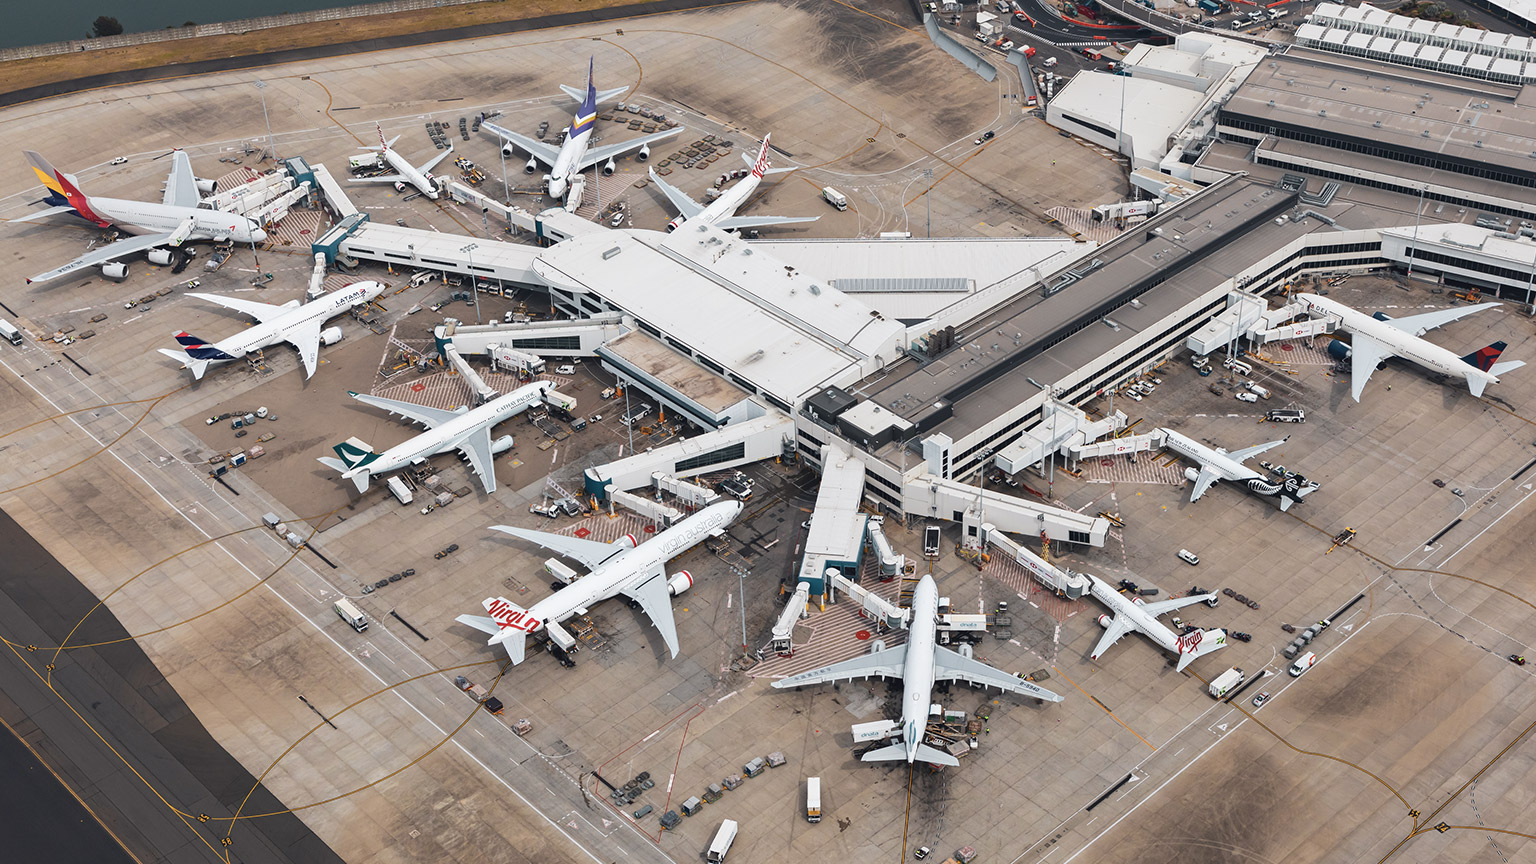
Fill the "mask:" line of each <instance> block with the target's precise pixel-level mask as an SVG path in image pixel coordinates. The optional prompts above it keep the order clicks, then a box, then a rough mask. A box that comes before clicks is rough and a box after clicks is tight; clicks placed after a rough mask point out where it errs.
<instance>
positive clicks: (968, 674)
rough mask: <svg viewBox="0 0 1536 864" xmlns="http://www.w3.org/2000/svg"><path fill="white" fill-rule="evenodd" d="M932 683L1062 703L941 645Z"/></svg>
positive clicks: (935, 651) (1046, 692) (1048, 693)
mask: <svg viewBox="0 0 1536 864" xmlns="http://www.w3.org/2000/svg"><path fill="white" fill-rule="evenodd" d="M882 653H883V652H882ZM933 680H935V681H964V682H966V683H967V684H980V685H981V686H983V687H996V688H998V689H999V690H1006V691H1007V692H1009V693H1023V694H1024V695H1025V696H1033V697H1035V698H1036V699H1044V700H1046V701H1047V702H1060V701H1061V697H1060V696H1058V695H1057V694H1055V693H1052V692H1051V691H1049V690H1047V689H1045V688H1044V687H1039V686H1036V685H1035V684H1032V683H1031V682H1029V681H1025V680H1024V679H1023V678H1020V677H1019V676H1017V675H1009V674H1008V673H1007V672H1004V671H1002V670H1001V669H994V668H992V667H991V666H988V665H987V664H985V663H983V662H981V661H980V660H972V659H971V658H969V657H966V656H965V655H963V654H960V653H959V652H957V651H951V650H949V649H948V648H945V647H944V646H942V645H935V646H934V647H933Z"/></svg>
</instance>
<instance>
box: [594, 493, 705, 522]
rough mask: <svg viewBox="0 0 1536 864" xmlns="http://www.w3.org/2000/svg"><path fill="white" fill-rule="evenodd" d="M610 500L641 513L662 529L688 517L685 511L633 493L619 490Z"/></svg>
mask: <svg viewBox="0 0 1536 864" xmlns="http://www.w3.org/2000/svg"><path fill="white" fill-rule="evenodd" d="M608 500H610V501H612V502H613V503H614V504H617V505H619V506H621V507H624V508H626V509H628V510H633V511H634V512H636V513H639V514H640V515H641V516H644V517H645V518H647V519H649V520H651V521H652V522H655V523H656V524H657V525H660V526H661V528H671V527H672V526H673V525H675V524H677V523H678V522H679V521H681V520H682V518H683V516H684V515H686V514H684V513H683V511H681V510H679V509H677V508H676V507H672V506H670V505H667V504H663V503H661V502H660V501H657V500H655V499H652V498H647V497H645V496H643V495H636V494H634V493H633V492H624V491H622V490H617V491H615V492H614V493H613V494H612V495H610V496H609V498H608ZM658 530H659V529H658Z"/></svg>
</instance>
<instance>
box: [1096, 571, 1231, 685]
mask: <svg viewBox="0 0 1536 864" xmlns="http://www.w3.org/2000/svg"><path fill="white" fill-rule="evenodd" d="M1085 575H1087V577H1088V580H1089V586H1088V591H1089V593H1091V594H1092V595H1093V597H1094V599H1095V600H1098V601H1099V602H1100V603H1103V604H1104V605H1105V606H1108V607H1109V611H1110V612H1112V613H1114V614H1113V616H1110V615H1100V616H1099V626H1101V627H1103V628H1104V635H1103V636H1101V637H1100V638H1099V644H1097V645H1095V646H1093V654H1091V655H1090V657H1091V658H1092V659H1094V660H1097V659H1099V658H1100V657H1103V656H1104V652H1105V651H1108V650H1109V647H1110V646H1111V645H1113V644H1115V643H1116V642H1118V641H1120V637H1121V636H1124V635H1125V634H1127V633H1129V632H1131V631H1132V630H1134V631H1136V632H1137V633H1141V634H1142V635H1144V636H1146V637H1147V638H1149V639H1151V640H1152V641H1153V642H1154V643H1156V644H1157V647H1159V648H1161V649H1163V650H1164V651H1168V652H1171V653H1174V654H1177V655H1178V656H1179V665H1178V667H1177V670H1178V671H1180V672H1183V671H1184V667H1185V666H1188V665H1189V664H1191V663H1193V662H1195V660H1197V659H1199V658H1201V657H1204V656H1205V655H1207V654H1210V653H1213V652H1215V651H1220V650H1221V649H1223V648H1225V647H1227V631H1225V630H1221V629H1216V630H1191V631H1190V632H1189V633H1186V634H1184V635H1183V636H1180V635H1178V634H1176V633H1174V632H1173V631H1172V630H1169V629H1168V628H1167V627H1166V626H1164V624H1163V623H1162V622H1161V621H1159V620H1157V616H1159V615H1161V614H1163V613H1164V612H1172V611H1173V610H1175V609H1182V608H1184V607H1185V606H1190V605H1193V604H1195V603H1204V602H1206V601H1207V600H1211V599H1213V598H1214V597H1215V596H1216V595H1215V594H1196V595H1194V596H1192V597H1179V598H1176V599H1174V600H1159V601H1157V602H1156V603H1144V602H1142V599H1141V598H1140V597H1136V598H1133V599H1129V600H1127V599H1126V598H1125V596H1124V595H1122V594H1121V593H1120V592H1119V591H1116V590H1115V589H1114V588H1113V587H1111V586H1110V585H1109V583H1108V582H1105V581H1104V580H1103V579H1100V578H1099V577H1097V576H1094V575H1093V574H1091V573H1089V574H1085Z"/></svg>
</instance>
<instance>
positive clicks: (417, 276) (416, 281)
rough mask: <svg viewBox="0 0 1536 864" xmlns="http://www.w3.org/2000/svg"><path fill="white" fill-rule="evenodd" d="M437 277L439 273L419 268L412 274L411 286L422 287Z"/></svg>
mask: <svg viewBox="0 0 1536 864" xmlns="http://www.w3.org/2000/svg"><path fill="white" fill-rule="evenodd" d="M436 278H437V274H436V273H433V272H432V271H431V270H417V271H416V272H415V273H412V274H411V287H412V288H420V287H421V286H423V285H425V284H427V283H428V282H431V281H432V280H433V279H436Z"/></svg>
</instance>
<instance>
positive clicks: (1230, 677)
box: [1207, 666, 1243, 699]
mask: <svg viewBox="0 0 1536 864" xmlns="http://www.w3.org/2000/svg"><path fill="white" fill-rule="evenodd" d="M1241 683H1243V670H1241V669H1239V668H1237V667H1236V666H1234V667H1232V668H1231V669H1228V670H1227V671H1225V672H1223V673H1221V674H1220V675H1217V676H1216V677H1215V678H1212V679H1211V684H1210V686H1209V687H1208V688H1207V689H1209V690H1210V693H1211V697H1212V698H1214V699H1220V698H1222V697H1223V696H1226V695H1227V694H1228V693H1231V692H1232V691H1233V689H1235V688H1236V687H1237V685H1239V684H1241Z"/></svg>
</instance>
